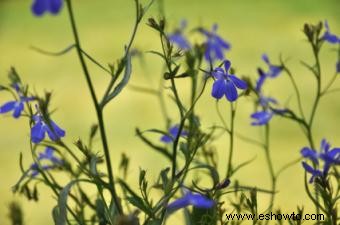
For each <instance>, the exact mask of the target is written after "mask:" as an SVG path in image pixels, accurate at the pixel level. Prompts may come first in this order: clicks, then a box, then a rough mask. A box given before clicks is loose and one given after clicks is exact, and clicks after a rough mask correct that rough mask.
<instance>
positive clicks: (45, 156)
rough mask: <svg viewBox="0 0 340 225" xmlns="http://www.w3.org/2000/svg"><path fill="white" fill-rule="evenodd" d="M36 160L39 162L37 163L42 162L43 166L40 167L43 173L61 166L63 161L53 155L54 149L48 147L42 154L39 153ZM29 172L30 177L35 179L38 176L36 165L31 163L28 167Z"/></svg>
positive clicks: (37, 166)
mask: <svg viewBox="0 0 340 225" xmlns="http://www.w3.org/2000/svg"><path fill="white" fill-rule="evenodd" d="M37 160H38V161H39V163H42V162H44V165H41V169H42V170H45V171H46V170H50V169H53V168H55V167H56V166H58V165H62V164H63V161H62V160H61V159H59V158H58V157H57V156H55V155H54V149H53V148H51V147H49V146H48V147H46V148H45V151H44V152H41V153H39V156H38V159H37ZM30 170H31V176H32V177H36V176H37V175H38V174H39V165H38V163H33V164H32V165H31V167H30Z"/></svg>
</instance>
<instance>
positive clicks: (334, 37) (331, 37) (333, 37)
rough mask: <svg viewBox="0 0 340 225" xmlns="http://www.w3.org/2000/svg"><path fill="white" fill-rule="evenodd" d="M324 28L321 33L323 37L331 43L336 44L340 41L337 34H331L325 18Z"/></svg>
mask: <svg viewBox="0 0 340 225" xmlns="http://www.w3.org/2000/svg"><path fill="white" fill-rule="evenodd" d="M325 28H326V32H325V33H324V35H323V37H322V38H323V39H324V40H325V41H327V42H329V43H331V44H337V43H340V37H338V36H337V35H335V34H332V33H331V31H330V29H329V26H328V22H327V20H325Z"/></svg>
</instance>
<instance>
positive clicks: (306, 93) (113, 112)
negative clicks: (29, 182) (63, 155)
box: [0, 0, 340, 225]
mask: <svg viewBox="0 0 340 225" xmlns="http://www.w3.org/2000/svg"><path fill="white" fill-rule="evenodd" d="M156 2H157V1H156ZM30 5H31V1H30V0H25V1H22V0H0V83H1V84H6V83H7V72H8V71H9V68H10V67H11V66H15V67H16V68H17V70H18V72H19V73H20V75H21V76H22V79H23V81H24V82H25V83H27V84H30V85H31V87H32V88H33V89H34V90H36V91H37V92H39V93H42V92H43V90H53V93H54V99H53V106H54V107H56V108H57V112H56V113H55V114H54V119H55V120H56V121H57V122H58V123H59V124H61V126H62V127H64V128H65V129H66V131H67V137H66V138H65V140H66V141H67V142H68V143H70V144H71V143H72V142H74V141H75V140H76V139H77V138H87V136H88V132H89V127H90V125H91V124H93V123H94V122H95V114H94V110H93V107H92V103H91V99H90V95H89V93H88V91H87V86H86V83H85V80H84V77H83V75H82V72H81V68H80V65H79V61H78V58H77V56H76V54H75V52H74V51H72V52H70V53H69V54H66V55H64V56H62V57H48V56H44V55H41V54H39V53H37V52H35V51H32V50H31V49H30V46H38V47H40V48H43V49H47V50H51V51H57V50H60V49H63V48H65V47H66V46H68V45H70V44H72V33H71V29H70V25H69V22H68V17H67V13H66V11H65V10H63V11H62V13H61V14H60V15H58V16H50V15H45V16H44V17H42V18H36V17H34V16H33V15H32V14H31V11H30ZM164 5H165V13H166V17H167V19H168V24H169V29H171V28H173V27H175V26H177V25H178V23H179V22H180V20H181V19H183V18H185V19H187V20H188V22H189V27H191V28H193V27H195V26H198V25H203V26H207V27H210V26H211V25H212V24H213V23H218V24H219V33H220V34H221V36H223V37H224V38H225V39H227V40H228V41H230V42H231V43H232V51H230V52H229V53H227V58H228V59H230V60H231V61H232V62H233V65H234V67H235V68H236V69H237V72H238V74H239V75H247V76H250V77H252V79H256V76H257V75H256V68H257V67H258V66H265V65H264V63H263V62H262V61H261V58H260V57H261V54H262V53H264V52H266V53H268V54H269V56H270V58H271V59H272V61H273V62H277V61H278V57H279V55H280V54H282V55H283V56H284V57H286V58H289V59H290V60H289V62H288V65H289V67H290V68H291V70H292V71H294V76H296V79H297V80H298V85H299V87H300V88H301V90H302V95H303V99H304V101H303V105H304V109H305V112H306V114H308V115H309V110H310V105H311V101H312V100H313V97H314V95H313V91H314V90H315V88H314V87H315V86H314V85H315V83H314V80H313V77H312V75H311V74H310V73H309V72H308V71H307V70H306V69H305V68H303V67H302V66H301V64H300V62H299V60H300V59H303V60H305V61H307V62H313V61H312V57H311V50H310V48H309V46H308V44H307V42H306V41H305V38H304V35H303V33H302V27H303V24H304V23H305V22H311V23H315V22H318V21H320V20H325V19H328V21H329V24H330V26H331V29H332V30H333V32H334V33H337V34H340V1H338V0H324V1H319V0H298V1H297V0H286V1H278V0H277V1H276V0H271V1H270V0H258V1H253V0H242V1H231V0H210V1H204V0H168V1H165V2H164ZM74 7H75V14H76V19H77V22H78V27H79V32H80V35H81V39H82V44H83V47H84V49H86V50H87V51H88V52H89V53H90V54H91V55H93V56H94V57H95V58H97V59H98V60H99V61H100V62H103V63H111V62H114V61H115V60H116V59H117V58H118V57H119V56H120V55H121V54H122V53H123V45H124V44H125V43H126V42H127V40H128V38H129V34H130V32H131V29H132V25H133V17H134V8H133V7H134V3H133V1H132V0H131V1H127V0H115V1H111V0H100V1H93V0H75V1H74ZM158 15H159V13H158V10H157V4H156V5H154V6H153V8H152V9H151V11H150V12H149V14H148V15H147V17H148V16H150V17H151V16H154V17H157V16H158ZM145 23H146V21H144V22H143V23H142V25H141V27H140V30H139V33H138V35H137V39H136V42H135V47H137V48H139V49H140V50H141V51H144V52H145V51H147V50H158V49H159V48H160V46H159V40H158V35H157V34H156V33H155V32H154V31H152V30H151V29H150V28H149V27H148V26H146V25H145ZM194 40H197V41H200V40H199V39H195V38H194V39H193V41H194ZM321 56H322V60H321V63H322V72H323V75H324V77H325V80H327V79H329V78H330V77H331V76H332V75H333V73H334V70H335V66H334V65H335V62H336V54H335V52H334V51H332V48H331V46H329V45H326V46H325V47H324V49H323V51H322V53H321ZM89 65H90V71H91V74H92V76H93V79H94V80H95V83H96V86H97V91H98V92H99V93H102V92H103V91H104V88H105V84H106V83H107V81H108V77H107V76H106V75H105V74H103V72H102V71H101V70H100V69H98V68H96V67H94V66H92V65H91V64H90V63H89ZM161 71H162V64H161V62H160V60H159V59H158V58H157V57H155V56H153V55H148V54H146V55H144V58H143V61H140V60H137V59H136V60H134V72H133V77H132V80H131V84H133V85H141V86H144V87H157V85H158V82H159V78H160V76H161ZM337 84H338V83H336V84H335V85H337ZM188 85H189V84H187V83H185V82H183V83H181V85H180V92H181V95H182V97H183V98H185V97H186V93H187V92H188V91H187V89H189V88H188V87H189V86H188ZM210 86H211V84H209V89H210ZM266 88H267V93H268V94H271V95H273V96H275V97H277V98H278V99H280V101H281V102H282V103H287V102H289V105H290V106H292V107H296V102H295V99H294V96H293V90H292V88H291V85H290V83H289V80H288V78H287V76H286V75H282V76H280V77H279V78H278V79H277V80H275V81H271V82H270V87H269V85H268V86H267V87H266ZM8 99H9V96H8V95H6V94H3V93H1V95H0V103H3V102H5V101H7V100H8ZM338 99H339V94H332V95H329V96H327V97H325V98H324V99H323V102H322V103H321V105H320V107H319V109H318V111H317V119H316V121H315V125H314V134H315V140H316V142H317V143H319V141H320V139H321V138H323V137H326V138H328V139H329V140H330V141H331V143H332V144H333V145H336V146H340V139H339V137H340V127H339V115H340V104H339V100H338ZM214 105H215V102H214V100H213V99H212V98H211V97H210V90H207V91H206V93H205V95H204V97H203V99H202V101H200V103H199V104H198V110H197V113H198V114H199V116H200V117H201V120H202V121H201V122H202V126H203V127H204V128H208V127H209V126H211V125H212V124H219V123H220V122H219V119H218V117H217V114H216V112H215V110H214V107H215V106H214ZM220 106H221V107H222V111H223V112H224V113H225V115H226V116H228V114H227V112H228V104H227V102H226V101H224V100H223V101H221V105H220ZM157 107H159V106H158V100H157V98H155V97H153V96H149V95H145V94H142V93H139V92H135V91H133V90H132V89H131V88H127V89H126V90H125V91H124V92H123V93H122V94H121V95H120V96H119V97H118V98H117V99H116V100H115V101H114V102H112V103H111V104H110V105H109V106H108V108H107V110H106V113H105V117H106V121H107V122H106V127H107V131H108V137H109V141H110V147H111V151H112V160H113V162H114V163H113V164H114V169H115V170H117V168H118V165H117V164H118V161H119V158H120V155H121V153H122V152H125V153H126V154H128V155H129V156H131V160H132V162H131V168H130V171H129V172H130V182H132V183H133V184H136V183H137V174H138V171H139V168H145V169H147V171H148V178H149V179H150V180H155V179H156V175H157V174H158V172H159V171H160V169H162V168H164V167H166V166H167V164H166V161H164V160H161V159H159V155H157V154H156V153H154V152H152V151H150V150H149V149H148V148H147V147H146V146H145V145H144V144H143V143H142V142H141V141H140V140H138V138H137V137H136V136H135V132H134V129H135V128H136V127H140V128H142V129H149V128H158V129H164V122H163V121H162V115H161V114H160V110H155V109H156V108H157ZM168 108H169V112H170V114H171V115H172V116H171V117H172V119H173V120H174V122H176V121H178V115H177V111H176V109H175V107H174V105H172V103H171V101H169V105H168ZM251 112H252V107H251V101H250V99H242V100H240V102H239V115H238V116H237V123H236V129H237V131H238V132H240V133H242V134H244V135H247V136H249V137H252V138H255V139H258V140H261V137H262V133H261V129H260V128H257V127H251V126H250V118H249V115H250V114H251ZM271 123H272V132H273V135H272V140H271V149H272V157H273V160H274V166H275V168H276V170H277V169H278V168H280V167H281V166H282V165H284V164H286V163H288V162H290V161H292V160H294V159H296V158H298V157H299V150H300V149H301V147H303V146H305V145H306V144H307V142H306V140H305V138H304V136H303V134H302V133H301V131H300V129H299V127H298V126H296V125H295V124H292V123H290V122H287V121H285V120H282V119H278V118H275V119H273V121H272V122H271ZM155 138H156V139H157V137H155ZM98 142H99V140H98ZM28 143H29V129H28V124H27V121H25V119H21V120H15V119H13V118H12V117H10V116H1V118H0V162H1V163H0V224H3V225H6V224H9V221H8V220H7V213H8V211H7V206H8V204H9V202H10V201H12V200H13V199H16V200H18V201H19V202H20V203H21V204H22V206H23V207H24V213H25V220H26V224H36V225H43V224H52V219H51V209H52V206H54V205H55V200H54V199H53V196H52V193H51V192H50V191H49V190H47V189H44V188H42V189H41V193H40V199H41V200H40V202H38V203H36V202H28V201H27V200H26V199H24V198H20V197H18V196H15V195H13V194H12V192H11V186H12V185H13V184H15V182H16V181H17V180H18V178H19V177H20V175H21V174H20V171H19V163H18V161H19V153H20V152H22V153H23V154H24V163H25V165H26V166H29V164H30V163H31V158H30V153H29V149H28ZM99 146H100V145H98V151H100V148H99ZM227 146H228V139H227V136H223V137H222V138H221V139H220V140H219V141H218V142H217V143H216V147H217V149H218V150H219V156H220V157H219V165H220V170H221V171H225V168H226V152H225V151H226V149H227ZM255 156H256V160H255V161H254V162H253V163H252V164H251V165H249V166H248V167H245V168H244V169H242V170H241V171H240V172H239V173H238V174H237V179H239V180H240V181H241V182H242V183H244V184H247V185H256V186H260V187H264V188H265V187H267V188H269V187H270V183H269V176H268V172H267V168H266V165H265V163H264V162H265V161H264V154H263V151H262V150H261V149H259V148H258V147H256V146H252V145H250V144H247V143H244V142H242V141H241V140H237V142H236V150H235V158H234V159H235V162H236V163H241V162H244V161H246V160H249V159H251V158H253V157H255ZM278 190H279V193H278V195H277V198H276V206H280V207H281V208H282V211H283V212H287V213H291V212H293V211H295V209H296V206H297V205H298V206H302V205H304V206H305V208H306V212H311V213H312V212H313V210H312V205H311V203H310V201H309V200H308V199H307V196H306V194H305V192H304V188H303V170H302V168H301V165H300V164H297V165H295V166H293V167H291V168H290V169H288V170H287V171H286V172H285V173H283V175H282V176H281V177H280V179H279V181H278ZM267 200H268V198H267V197H266V196H264V195H263V196H262V195H261V196H260V200H259V201H262V202H263V203H266V201H267ZM178 216H179V215H175V217H178ZM306 224H308V223H306Z"/></svg>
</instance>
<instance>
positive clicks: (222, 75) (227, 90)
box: [211, 60, 248, 102]
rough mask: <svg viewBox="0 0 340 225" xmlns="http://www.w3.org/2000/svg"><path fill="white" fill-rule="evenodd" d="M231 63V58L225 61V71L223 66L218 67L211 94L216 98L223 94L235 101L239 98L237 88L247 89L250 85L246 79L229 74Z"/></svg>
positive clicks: (214, 73)
mask: <svg viewBox="0 0 340 225" xmlns="http://www.w3.org/2000/svg"><path fill="white" fill-rule="evenodd" d="M230 66H231V63H230V61H229V60H225V61H224V69H225V70H224V71H223V69H222V68H220V67H218V68H216V69H215V70H214V71H213V73H212V75H213V77H214V78H215V81H214V84H213V87H212V92H211V95H212V96H213V97H214V98H216V99H220V98H222V97H223V95H225V96H226V98H227V99H228V100H229V101H230V102H233V101H235V100H236V99H237V97H238V93H237V89H236V88H239V89H247V87H248V85H247V83H246V82H245V81H243V80H241V79H239V78H238V77H236V76H235V75H233V74H229V69H230Z"/></svg>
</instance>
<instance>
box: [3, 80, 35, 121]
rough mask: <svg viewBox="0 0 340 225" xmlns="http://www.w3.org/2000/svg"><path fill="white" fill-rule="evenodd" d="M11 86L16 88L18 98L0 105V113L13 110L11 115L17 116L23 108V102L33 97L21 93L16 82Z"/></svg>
mask: <svg viewBox="0 0 340 225" xmlns="http://www.w3.org/2000/svg"><path fill="white" fill-rule="evenodd" d="M13 88H14V89H15V90H16V92H17V94H18V96H19V99H18V100H15V101H8V102H6V103H5V104H3V105H2V106H0V114H3V113H7V112H10V111H13V114H12V115H13V117H14V118H16V119H17V118H19V117H20V116H21V113H22V111H23V110H24V104H25V103H26V102H29V101H32V100H34V98H33V97H25V96H23V95H22V93H21V91H20V88H19V86H18V85H17V84H14V85H13Z"/></svg>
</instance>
